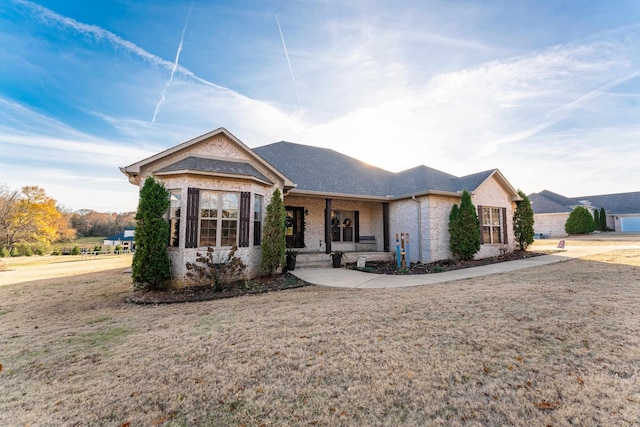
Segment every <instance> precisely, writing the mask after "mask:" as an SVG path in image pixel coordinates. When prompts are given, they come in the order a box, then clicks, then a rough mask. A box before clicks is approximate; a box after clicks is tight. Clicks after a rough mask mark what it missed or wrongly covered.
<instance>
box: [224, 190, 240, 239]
mask: <svg viewBox="0 0 640 427" xmlns="http://www.w3.org/2000/svg"><path fill="white" fill-rule="evenodd" d="M238 205H239V200H238V194H237V193H222V215H221V217H222V230H221V231H222V232H221V236H220V245H219V246H233V245H235V244H236V239H237V237H238Z"/></svg>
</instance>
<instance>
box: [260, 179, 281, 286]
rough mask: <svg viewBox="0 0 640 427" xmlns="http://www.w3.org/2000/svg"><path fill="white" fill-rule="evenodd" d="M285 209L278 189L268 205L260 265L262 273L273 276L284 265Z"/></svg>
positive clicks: (263, 229)
mask: <svg viewBox="0 0 640 427" xmlns="http://www.w3.org/2000/svg"><path fill="white" fill-rule="evenodd" d="M285 227H286V226H285V209H284V204H283V202H282V197H281V195H280V190H278V189H276V190H275V191H274V192H273V195H272V196H271V201H270V202H269V204H268V205H267V216H266V218H265V221H264V227H263V228H262V244H261V248H262V260H261V263H260V267H261V269H262V274H264V275H266V276H272V275H273V274H275V273H276V271H277V270H278V268H280V267H281V266H284V263H285V258H284V254H285V251H286V248H287V239H286V236H285V231H286V229H285Z"/></svg>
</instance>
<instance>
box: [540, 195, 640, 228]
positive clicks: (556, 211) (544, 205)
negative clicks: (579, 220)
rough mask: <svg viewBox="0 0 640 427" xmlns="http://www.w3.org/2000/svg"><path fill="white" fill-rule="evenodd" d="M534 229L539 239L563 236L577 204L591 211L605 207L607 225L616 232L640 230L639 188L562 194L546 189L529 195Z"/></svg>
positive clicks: (592, 212)
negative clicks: (612, 191)
mask: <svg viewBox="0 0 640 427" xmlns="http://www.w3.org/2000/svg"><path fill="white" fill-rule="evenodd" d="M528 197H529V200H530V201H531V207H532V209H533V214H534V215H533V217H534V221H535V222H534V225H533V227H534V231H535V233H536V236H537V237H538V238H549V237H566V236H567V232H566V231H564V225H565V224H566V223H567V220H568V219H569V215H570V214H571V212H572V211H573V210H574V209H575V208H577V207H578V206H581V207H584V208H586V209H587V210H588V211H589V212H591V214H592V215H593V214H594V211H595V210H598V211H600V209H601V208H604V209H605V215H606V218H607V227H608V228H609V229H610V230H611V231H616V232H619V233H640V191H636V192H631V193H616V194H601V195H596V196H581V197H565V196H562V195H560V194H557V193H553V192H551V191H548V190H544V191H541V192H540V193H533V194H530V195H529V196H528Z"/></svg>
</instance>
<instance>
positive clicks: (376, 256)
mask: <svg viewBox="0 0 640 427" xmlns="http://www.w3.org/2000/svg"><path fill="white" fill-rule="evenodd" d="M358 258H364V259H365V260H366V261H391V260H392V259H393V254H392V253H391V252H345V255H344V256H343V257H342V265H344V264H345V263H354V262H357V261H358ZM330 267H332V261H331V255H329V254H325V253H324V252H300V253H298V256H297V257H296V269H298V268H330Z"/></svg>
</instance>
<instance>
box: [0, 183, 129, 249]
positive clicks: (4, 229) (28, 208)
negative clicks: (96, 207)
mask: <svg viewBox="0 0 640 427" xmlns="http://www.w3.org/2000/svg"><path fill="white" fill-rule="evenodd" d="M134 217H135V212H128V213H104V212H96V211H93V210H90V209H81V210H79V211H71V210H69V209H65V208H64V207H62V206H59V205H57V203H56V200H55V199H53V198H51V197H49V196H48V195H47V193H46V191H45V190H44V189H43V188H40V187H37V186H26V187H22V189H20V190H13V189H10V188H9V187H8V186H6V185H4V184H2V185H0V255H2V256H9V255H25V254H30V253H39V254H44V253H47V252H48V251H49V250H50V245H51V244H52V243H57V242H68V241H72V240H74V239H76V238H78V237H103V236H104V237H106V236H109V235H112V234H117V233H119V232H122V230H124V228H126V227H131V226H135V219H134Z"/></svg>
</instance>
